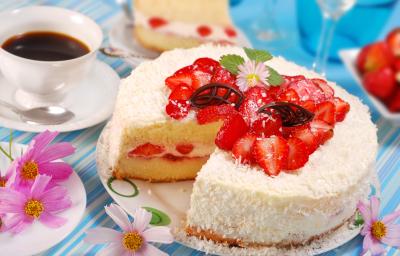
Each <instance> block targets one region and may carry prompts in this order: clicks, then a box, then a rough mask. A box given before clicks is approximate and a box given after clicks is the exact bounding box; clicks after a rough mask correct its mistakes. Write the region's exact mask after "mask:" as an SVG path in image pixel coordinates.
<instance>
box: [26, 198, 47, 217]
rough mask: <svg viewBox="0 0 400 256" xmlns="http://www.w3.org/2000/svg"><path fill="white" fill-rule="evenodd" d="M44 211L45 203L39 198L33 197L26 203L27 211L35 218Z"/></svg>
mask: <svg viewBox="0 0 400 256" xmlns="http://www.w3.org/2000/svg"><path fill="white" fill-rule="evenodd" d="M43 211H44V207H43V204H42V202H40V201H38V200H35V199H31V200H29V201H28V202H26V204H25V213H26V214H27V215H29V216H32V217H34V218H39V217H40V214H42V212H43Z"/></svg>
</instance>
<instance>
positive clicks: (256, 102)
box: [239, 86, 273, 126]
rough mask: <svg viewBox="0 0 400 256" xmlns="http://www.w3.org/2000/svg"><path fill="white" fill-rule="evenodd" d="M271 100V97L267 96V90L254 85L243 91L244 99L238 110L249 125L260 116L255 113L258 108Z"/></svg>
mask: <svg viewBox="0 0 400 256" xmlns="http://www.w3.org/2000/svg"><path fill="white" fill-rule="evenodd" d="M272 101H273V99H272V98H271V97H269V96H268V91H267V89H266V88H265V87H259V86H254V87H251V88H250V89H248V90H247V91H246V92H245V99H244V101H243V103H242V105H241V106H240V108H239V112H240V113H241V114H242V116H243V118H244V120H245V121H246V122H247V124H248V125H249V126H250V125H251V123H253V122H254V121H255V120H257V119H258V118H259V117H260V115H259V114H258V113H257V111H258V109H259V108H260V107H262V106H264V105H265V104H268V103H270V102H272Z"/></svg>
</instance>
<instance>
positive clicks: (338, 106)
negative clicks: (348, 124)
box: [333, 97, 350, 122]
mask: <svg viewBox="0 0 400 256" xmlns="http://www.w3.org/2000/svg"><path fill="white" fill-rule="evenodd" d="M333 102H334V103H335V119H336V122H342V121H343V120H344V118H345V117H346V114H347V112H349V111H350V105H349V103H347V102H345V101H344V100H342V99H341V98H339V97H335V98H334V99H333Z"/></svg>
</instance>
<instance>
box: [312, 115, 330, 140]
mask: <svg viewBox="0 0 400 256" xmlns="http://www.w3.org/2000/svg"><path fill="white" fill-rule="evenodd" d="M310 127H311V132H312V134H314V136H315V138H316V140H317V142H318V144H319V145H322V144H324V143H325V142H326V141H328V140H329V139H330V138H332V137H333V126H332V125H330V124H328V123H326V122H324V121H321V120H314V121H312V122H311V123H310Z"/></svg>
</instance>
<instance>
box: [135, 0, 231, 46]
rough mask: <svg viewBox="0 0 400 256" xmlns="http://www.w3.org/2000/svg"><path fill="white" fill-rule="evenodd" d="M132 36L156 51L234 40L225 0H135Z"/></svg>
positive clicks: (227, 3) (227, 4)
mask: <svg viewBox="0 0 400 256" xmlns="http://www.w3.org/2000/svg"><path fill="white" fill-rule="evenodd" d="M134 17H135V27H134V35H135V37H136V38H137V39H138V40H139V42H140V43H141V44H142V45H143V46H145V47H147V48H150V49H153V50H156V51H166V50H171V49H174V48H190V47H194V46H198V45H200V44H202V43H204V42H220V43H231V44H235V43H236V38H237V32H236V30H235V29H234V26H233V25H232V22H231V19H230V16H229V1H228V0H185V1H181V0H135V1H134Z"/></svg>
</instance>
